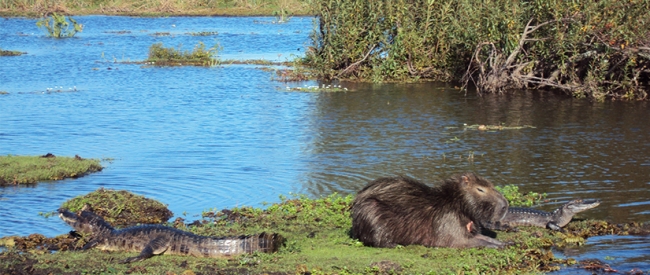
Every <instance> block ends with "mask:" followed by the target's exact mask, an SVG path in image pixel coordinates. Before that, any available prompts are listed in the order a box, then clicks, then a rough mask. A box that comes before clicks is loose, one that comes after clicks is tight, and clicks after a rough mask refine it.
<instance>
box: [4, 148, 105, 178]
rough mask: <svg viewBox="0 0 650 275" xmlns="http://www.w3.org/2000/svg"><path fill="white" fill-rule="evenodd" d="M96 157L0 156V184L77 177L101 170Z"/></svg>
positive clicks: (50, 155)
mask: <svg viewBox="0 0 650 275" xmlns="http://www.w3.org/2000/svg"><path fill="white" fill-rule="evenodd" d="M102 169H103V167H102V166H101V164H100V160H98V159H86V158H82V157H80V156H79V155H76V156H74V157H57V156H54V155H52V154H50V153H48V154H46V155H43V156H13V155H6V156H0V186H7V185H18V184H35V183H37V182H39V181H46V180H61V179H65V178H78V177H81V176H84V175H86V174H88V173H92V172H98V171H101V170H102Z"/></svg>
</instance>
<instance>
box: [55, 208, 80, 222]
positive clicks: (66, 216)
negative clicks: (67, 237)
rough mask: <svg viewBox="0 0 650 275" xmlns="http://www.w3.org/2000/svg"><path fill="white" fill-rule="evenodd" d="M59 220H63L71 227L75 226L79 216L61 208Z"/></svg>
mask: <svg viewBox="0 0 650 275" xmlns="http://www.w3.org/2000/svg"><path fill="white" fill-rule="evenodd" d="M58 211H59V218H61V219H62V220H63V221H64V222H66V223H67V224H69V225H72V224H74V223H75V222H77V220H78V218H77V214H75V213H72V212H70V211H68V210H67V209H63V208H59V210H58Z"/></svg>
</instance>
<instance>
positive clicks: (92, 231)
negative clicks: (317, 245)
mask: <svg viewBox="0 0 650 275" xmlns="http://www.w3.org/2000/svg"><path fill="white" fill-rule="evenodd" d="M59 217H61V219H62V220H63V221H65V222H66V223H67V224H69V225H70V226H72V228H74V230H75V231H77V232H80V233H82V234H89V235H90V241H89V242H88V243H86V245H85V246H84V247H83V249H89V248H93V247H97V248H99V249H102V250H109V251H130V252H140V255H138V256H135V257H130V258H126V259H124V260H123V261H120V263H130V262H135V261H141V260H145V259H148V258H150V257H152V256H153V255H159V254H163V253H165V254H171V255H191V256H196V257H210V258H227V257H229V256H234V255H240V254H246V253H253V252H255V251H259V252H268V253H271V252H275V251H277V250H278V249H279V248H280V246H282V244H283V243H284V241H285V239H284V238H283V237H282V236H280V235H279V234H275V233H274V234H267V233H261V234H255V235H248V236H239V237H208V236H200V235H196V234H192V233H190V232H186V231H182V230H179V229H176V228H173V227H168V226H163V225H154V224H149V225H138V226H133V227H127V228H123V229H114V228H113V227H112V226H111V225H110V224H108V223H107V222H106V221H104V219H103V218H102V217H100V216H98V215H97V214H95V213H93V212H90V211H86V210H82V211H81V212H80V213H79V214H78V215H77V214H75V213H72V212H70V211H68V210H66V209H59Z"/></svg>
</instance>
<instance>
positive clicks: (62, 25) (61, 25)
mask: <svg viewBox="0 0 650 275" xmlns="http://www.w3.org/2000/svg"><path fill="white" fill-rule="evenodd" d="M68 21H70V22H68ZM36 26H38V27H39V28H43V29H45V31H46V32H47V34H48V36H50V37H53V38H65V37H73V36H74V35H75V34H77V32H81V31H82V30H83V25H82V24H79V23H77V21H76V20H74V19H73V18H72V17H69V16H68V17H66V16H65V15H59V14H58V13H56V12H53V13H52V14H51V15H50V17H43V18H41V19H40V20H38V21H36Z"/></svg>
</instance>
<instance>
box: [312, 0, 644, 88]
mask: <svg viewBox="0 0 650 275" xmlns="http://www.w3.org/2000/svg"><path fill="white" fill-rule="evenodd" d="M649 9H650V2H649V1H639V0H632V1H614V0H610V1H592V2H585V3H580V4H578V2H575V1H557V0H535V1H512V0H497V1H479V2H477V1H469V0H452V1H435V0H416V1H412V0H395V1H364V0H351V1H350V0H316V1H313V2H312V10H313V11H314V12H315V13H316V14H317V15H318V24H317V26H316V27H315V31H314V32H313V33H312V37H311V38H312V41H313V50H312V51H309V52H308V53H307V57H306V62H307V63H308V64H310V65H312V66H313V67H314V68H315V69H316V71H317V73H318V75H319V76H321V77H323V78H326V79H331V78H351V79H358V80H372V81H395V80H398V81H399V80H419V79H428V80H445V81H459V80H463V79H464V80H465V81H473V82H474V83H476V84H477V85H478V88H479V89H480V90H481V91H484V92H501V91H503V90H505V89H512V88H541V87H546V88H557V89H560V90H563V91H565V92H567V93H570V94H573V95H574V96H576V97H590V98H593V99H597V100H600V99H603V98H607V97H610V98H620V99H646V98H647V92H648V90H649V84H648V82H649V81H650V70H648V69H647V68H648V67H650V49H648V47H647V45H649V44H650V22H649V20H650V19H649V18H650V17H648V16H646V15H647V11H648V10H649ZM463 76H465V77H464V78H463Z"/></svg>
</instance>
